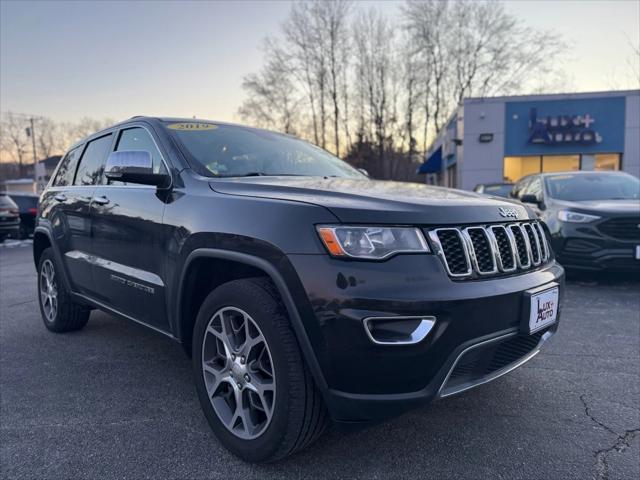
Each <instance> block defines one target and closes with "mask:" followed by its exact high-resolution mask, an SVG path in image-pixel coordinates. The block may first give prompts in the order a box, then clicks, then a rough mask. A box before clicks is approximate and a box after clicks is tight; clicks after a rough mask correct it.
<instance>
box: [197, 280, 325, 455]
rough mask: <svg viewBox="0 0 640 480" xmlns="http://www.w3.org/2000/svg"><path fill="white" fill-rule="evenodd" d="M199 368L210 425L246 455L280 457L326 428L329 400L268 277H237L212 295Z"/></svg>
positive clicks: (205, 307)
mask: <svg viewBox="0 0 640 480" xmlns="http://www.w3.org/2000/svg"><path fill="white" fill-rule="evenodd" d="M193 369H194V373H195V382H196V389H197V392H198V397H199V399H200V404H201V406H202V409H203V411H204V414H205V416H206V418H207V421H208V422H209V425H210V426H211V428H212V430H213V431H214V433H215V434H216V436H217V437H218V439H219V440H220V442H221V443H222V444H223V445H224V446H225V447H226V448H227V449H228V450H230V451H231V452H233V453H234V454H236V455H237V456H239V457H240V458H242V459H243V460H245V461H249V462H270V461H275V460H278V459H281V458H283V457H286V456H288V455H291V454H293V453H294V452H296V451H298V450H301V449H303V448H305V447H306V446H308V445H309V444H311V443H312V442H313V441H314V440H316V439H317V438H318V437H319V436H320V434H321V433H322V432H323V431H324V428H325V426H326V424H327V415H326V408H325V406H324V403H323V400H322V398H321V396H320V393H319V392H318V390H317V388H316V386H315V384H314V382H313V379H312V377H311V374H310V373H309V372H308V370H307V368H306V365H305V363H304V360H303V358H302V354H301V352H300V348H299V346H298V342H297V340H296V337H295V334H294V332H293V330H292V328H291V324H290V323H289V319H288V318H287V315H286V310H285V308H284V307H283V305H282V303H281V302H280V298H279V295H278V293H277V291H276V290H275V288H274V287H273V285H272V284H271V282H270V281H269V280H266V279H262V278H255V279H247V280H234V281H232V282H229V283H226V284H224V285H221V286H220V287H218V288H216V289H215V290H214V291H212V292H211V293H210V294H209V295H208V296H207V298H206V299H205V301H204V302H203V304H202V306H201V307H200V311H199V313H198V318H197V320H196V324H195V327H194V334H193Z"/></svg>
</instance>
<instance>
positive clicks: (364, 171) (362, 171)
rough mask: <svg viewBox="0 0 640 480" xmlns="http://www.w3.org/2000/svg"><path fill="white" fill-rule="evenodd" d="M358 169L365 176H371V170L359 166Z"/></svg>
mask: <svg viewBox="0 0 640 480" xmlns="http://www.w3.org/2000/svg"><path fill="white" fill-rule="evenodd" d="M358 171H359V172H360V173H361V174H363V175H364V176H365V177H368V176H369V172H367V171H366V170H365V169H364V168H359V169H358Z"/></svg>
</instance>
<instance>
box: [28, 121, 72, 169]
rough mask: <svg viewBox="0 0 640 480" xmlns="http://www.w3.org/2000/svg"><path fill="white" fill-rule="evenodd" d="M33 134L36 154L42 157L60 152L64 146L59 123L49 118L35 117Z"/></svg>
mask: <svg viewBox="0 0 640 480" xmlns="http://www.w3.org/2000/svg"><path fill="white" fill-rule="evenodd" d="M34 134H35V136H36V145H37V152H38V156H39V157H40V158H42V159H44V158H49V157H50V156H52V155H54V154H57V153H61V151H62V150H64V148H65V145H64V143H63V141H62V138H61V136H60V125H59V124H58V123H56V122H54V121H53V120H51V119H50V118H44V117H40V118H37V119H35V122H34Z"/></svg>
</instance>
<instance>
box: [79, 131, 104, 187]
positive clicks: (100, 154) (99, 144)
mask: <svg viewBox="0 0 640 480" xmlns="http://www.w3.org/2000/svg"><path fill="white" fill-rule="evenodd" d="M112 139H113V134H111V133H110V134H108V135H105V136H104V137H100V138H96V139H95V140H92V141H90V142H89V144H88V145H87V148H85V150H84V153H83V155H82V158H81V159H80V165H79V166H78V172H77V173H76V178H75V181H74V183H73V184H74V185H98V184H99V183H100V182H101V181H102V172H103V171H104V163H105V161H106V158H107V153H108V152H109V150H110V148H111V142H112Z"/></svg>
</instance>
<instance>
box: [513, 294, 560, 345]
mask: <svg viewBox="0 0 640 480" xmlns="http://www.w3.org/2000/svg"><path fill="white" fill-rule="evenodd" d="M559 300H560V289H559V287H558V284H557V283H554V284H550V285H545V286H544V287H541V288H536V289H534V290H527V291H526V292H525V298H524V302H523V303H524V305H523V307H524V308H523V310H524V312H523V313H524V315H523V319H522V326H521V330H522V331H523V332H525V333H528V334H531V333H535V332H537V331H538V330H541V329H543V328H545V327H548V326H549V325H552V324H553V323H555V322H556V320H557V318H558V302H559Z"/></svg>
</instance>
